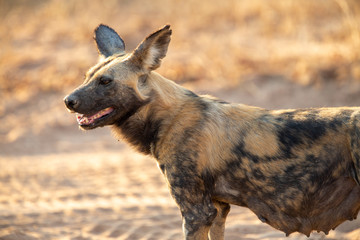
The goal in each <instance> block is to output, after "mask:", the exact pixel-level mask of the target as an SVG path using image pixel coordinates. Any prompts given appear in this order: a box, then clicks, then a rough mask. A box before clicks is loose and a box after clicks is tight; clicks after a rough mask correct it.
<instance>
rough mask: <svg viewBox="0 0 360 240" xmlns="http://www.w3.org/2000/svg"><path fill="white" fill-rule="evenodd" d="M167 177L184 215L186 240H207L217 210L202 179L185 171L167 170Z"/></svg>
mask: <svg viewBox="0 0 360 240" xmlns="http://www.w3.org/2000/svg"><path fill="white" fill-rule="evenodd" d="M165 176H166V178H167V180H168V183H169V187H170V191H171V195H172V197H173V198H174V199H175V201H176V203H177V205H178V206H179V208H180V211H181V214H182V219H183V231H184V235H185V239H186V240H192V239H194V240H195V239H196V240H207V239H208V235H209V230H210V227H211V225H212V223H213V221H214V219H215V218H216V216H217V209H216V207H215V206H214V204H213V202H212V200H211V196H210V194H209V190H208V189H206V188H205V186H204V182H203V180H202V178H201V177H200V176H199V175H197V174H196V173H195V172H194V171H192V170H189V171H186V170H185V171H184V169H182V171H179V170H177V169H167V170H166V171H165Z"/></svg>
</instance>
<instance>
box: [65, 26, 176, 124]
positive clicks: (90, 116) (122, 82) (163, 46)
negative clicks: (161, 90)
mask: <svg viewBox="0 0 360 240" xmlns="http://www.w3.org/2000/svg"><path fill="white" fill-rule="evenodd" d="M170 35H171V29H170V26H169V25H166V26H165V27H163V28H162V29H160V30H158V31H156V32H154V33H153V34H151V35H149V36H148V37H147V38H145V39H144V40H143V41H142V42H141V43H140V44H139V45H138V47H137V48H136V49H135V50H134V51H133V52H132V53H129V54H126V53H125V44H124V41H123V40H122V39H121V38H120V36H119V35H118V34H117V33H116V32H115V31H114V30H113V29H111V28H110V27H108V26H105V25H100V26H98V27H97V28H96V29H95V42H96V45H97V48H98V51H99V54H100V56H101V60H100V62H99V63H98V64H97V65H95V66H94V67H92V68H91V69H90V70H89V71H88V73H87V74H86V76H85V81H84V82H83V84H82V85H81V86H79V87H78V88H77V89H75V90H74V91H73V92H72V93H71V94H69V95H68V96H66V97H65V99H64V101H65V104H66V106H67V108H68V109H69V111H71V112H75V113H77V121H78V123H79V125H80V127H81V128H82V129H85V130H87V129H93V128H96V127H102V126H105V125H112V124H115V123H117V124H119V123H121V122H124V121H126V120H127V119H128V118H129V117H130V116H131V115H133V114H134V113H135V112H136V111H137V110H138V109H139V108H140V107H142V106H144V105H146V104H147V103H148V102H149V101H150V100H151V89H150V88H148V87H147V77H148V74H149V73H150V72H151V71H152V70H154V69H156V68H158V67H159V66H160V63H161V59H162V58H164V57H165V55H166V52H167V48H168V45H169V42H170Z"/></svg>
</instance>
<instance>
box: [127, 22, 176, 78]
mask: <svg viewBox="0 0 360 240" xmlns="http://www.w3.org/2000/svg"><path fill="white" fill-rule="evenodd" d="M171 33H172V31H171V29H170V25H166V26H164V27H163V28H161V29H159V30H158V31H156V32H154V33H153V34H150V35H149V36H148V37H147V38H145V39H144V40H143V41H142V42H141V43H140V44H139V46H138V47H137V48H136V49H135V50H134V51H133V53H132V54H131V56H130V60H131V61H132V63H133V64H135V65H136V66H137V67H139V68H140V69H142V70H143V71H144V72H150V71H152V70H155V69H156V68H158V67H160V64H161V59H163V58H164V57H165V56H166V53H167V50H168V46H169V43H170V36H171Z"/></svg>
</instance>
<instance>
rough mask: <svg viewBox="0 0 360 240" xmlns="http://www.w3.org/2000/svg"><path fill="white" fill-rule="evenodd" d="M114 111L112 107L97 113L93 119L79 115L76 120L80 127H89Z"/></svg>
mask: <svg viewBox="0 0 360 240" xmlns="http://www.w3.org/2000/svg"><path fill="white" fill-rule="evenodd" d="M113 110H114V109H113V108H112V107H109V108H105V109H103V110H101V111H100V112H98V113H95V114H94V115H92V116H91V117H85V116H84V115H83V114H77V115H76V120H77V122H78V123H79V124H80V125H89V124H92V123H93V122H94V121H95V120H96V119H99V118H101V117H103V116H105V115H107V114H109V113H111V112H112V111H113Z"/></svg>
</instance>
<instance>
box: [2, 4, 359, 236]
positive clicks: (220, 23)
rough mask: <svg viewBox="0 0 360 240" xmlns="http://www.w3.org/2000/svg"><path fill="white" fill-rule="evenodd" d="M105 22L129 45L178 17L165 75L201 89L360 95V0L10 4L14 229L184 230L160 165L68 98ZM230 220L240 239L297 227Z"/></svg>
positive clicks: (6, 38)
mask: <svg viewBox="0 0 360 240" xmlns="http://www.w3.org/2000/svg"><path fill="white" fill-rule="evenodd" d="M100 23H104V24H107V25H109V26H111V27H112V28H114V29H115V30H116V31H117V32H118V33H119V35H120V36H121V37H122V38H123V39H124V41H125V44H126V49H127V51H132V50H133V49H134V48H135V47H136V46H137V44H138V43H139V42H140V41H141V40H142V39H143V38H144V37H145V36H147V35H148V34H150V33H151V32H153V31H154V30H156V29H158V28H160V27H161V26H163V25H165V24H171V26H172V29H173V35H172V41H171V43H170V46H169V51H168V54H167V57H166V58H165V59H164V61H163V64H162V66H161V67H160V68H159V69H158V70H157V71H158V72H159V73H161V74H162V75H164V76H165V77H167V78H169V79H172V80H174V81H175V82H177V83H179V84H181V85H183V86H185V87H187V88H190V89H192V90H193V91H195V92H197V93H200V94H202V93H204V94H212V95H215V96H217V97H219V98H222V99H224V100H227V101H234V102H242V103H245V104H251V105H257V106H260V107H265V108H270V109H276V108H298V107H327V106H343V105H347V106H359V105H360V2H359V1H358V0H316V1H313V0H302V1H296V0H251V1H245V0H238V1H236V0H223V1H218V0H189V1H180V0H152V1H141V0H108V1H94V0H92V1H85V0H77V1H75V0H69V1H61V0H0V123H1V124H0V239H108V238H109V239H113V238H119V239H179V238H181V219H180V215H179V213H178V210H177V209H176V206H175V205H174V204H173V202H172V199H171V198H170V197H169V194H168V193H167V189H166V184H165V182H164V181H163V179H162V178H161V176H160V173H159V171H158V170H157V166H156V163H155V161H154V160H152V159H148V158H146V157H142V156H139V155H137V154H135V153H133V150H132V149H129V148H128V147H127V145H124V144H123V143H121V142H117V141H116V140H115V139H114V138H113V137H112V136H111V134H110V131H109V130H108V129H107V128H104V129H97V130H94V131H91V132H86V133H85V132H82V131H80V130H78V129H77V126H76V121H75V117H74V116H73V115H72V114H69V113H68V112H67V111H66V109H65V107H64V104H63V102H62V99H63V97H64V96H65V95H66V94H67V93H69V92H70V91H71V90H72V89H73V88H74V87H76V86H78V85H79V84H81V83H82V81H83V76H84V74H85V72H86V71H87V70H88V69H89V68H90V67H91V66H92V65H94V64H95V63H96V62H97V59H98V54H97V50H96V48H95V44H94V41H93V30H94V29H95V28H96V27H97V25H99V24H100ZM130 159H131V161H129V160H130ZM129 162H130V163H129ZM131 164H133V165H131ZM142 170H143V171H142ZM124 172H126V174H124ZM144 189H149V190H146V191H145V190H144ZM159 189H160V193H161V194H159ZM114 205H116V207H114ZM120 216H122V217H120ZM244 216H245V217H244ZM239 219H240V220H239ZM244 222H245V223H246V224H245V225H244ZM124 226H125V227H124ZM154 226H162V227H156V228H154ZM228 226H229V227H228V230H227V236H228V237H227V239H267V238H269V239H279V238H281V237H284V236H283V234H281V233H278V232H276V231H275V230H273V229H272V228H270V227H267V226H266V225H264V224H261V223H260V222H259V220H257V219H256V217H254V216H253V214H252V213H250V212H248V211H247V210H243V209H241V208H235V210H234V213H232V215H231V216H230V222H229V224H228ZM244 226H245V227H244ZM342 226H343V227H342V228H341V226H340V230H337V231H335V232H332V233H331V234H332V235H331V234H330V235H329V236H328V237H327V238H326V239H331V238H332V239H340V238H341V239H360V231H358V230H357V229H358V228H359V227H360V223H359V222H351V223H346V224H345V225H342ZM119 229H120V230H119ZM121 229H123V230H121ZM240 236H241V237H240ZM312 237H313V238H314V239H325V235H323V234H317V235H316V234H313V235H312ZM292 238H293V239H302V238H303V237H302V236H301V235H296V234H295V235H292Z"/></svg>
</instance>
